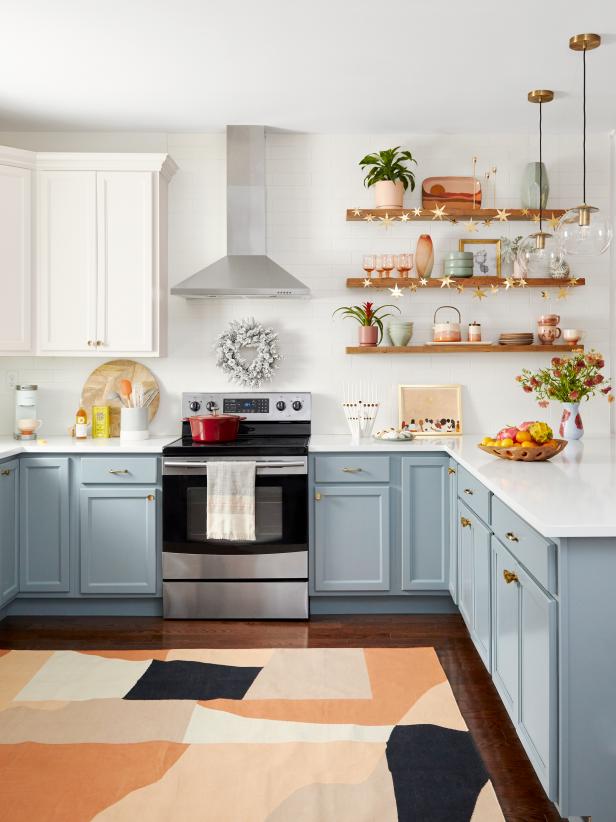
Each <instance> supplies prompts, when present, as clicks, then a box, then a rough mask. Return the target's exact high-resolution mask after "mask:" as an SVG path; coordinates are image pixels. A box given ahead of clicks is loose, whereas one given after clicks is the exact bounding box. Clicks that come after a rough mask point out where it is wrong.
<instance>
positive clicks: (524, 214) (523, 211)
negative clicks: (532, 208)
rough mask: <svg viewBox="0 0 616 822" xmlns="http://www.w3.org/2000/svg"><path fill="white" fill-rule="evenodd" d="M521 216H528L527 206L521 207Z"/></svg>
mask: <svg viewBox="0 0 616 822" xmlns="http://www.w3.org/2000/svg"><path fill="white" fill-rule="evenodd" d="M522 216H523V217H528V209H527V208H523V209H522Z"/></svg>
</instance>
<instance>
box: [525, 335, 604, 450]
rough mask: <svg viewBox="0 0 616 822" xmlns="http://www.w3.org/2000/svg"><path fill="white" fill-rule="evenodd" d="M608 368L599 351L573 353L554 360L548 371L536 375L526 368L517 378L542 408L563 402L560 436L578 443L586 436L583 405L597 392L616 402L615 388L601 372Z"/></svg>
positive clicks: (544, 369) (542, 370)
mask: <svg viewBox="0 0 616 822" xmlns="http://www.w3.org/2000/svg"><path fill="white" fill-rule="evenodd" d="M604 366H605V361H604V359H603V356H602V355H601V354H599V352H598V351H588V352H587V353H584V352H583V351H582V350H580V349H578V350H577V351H576V350H574V351H573V353H572V355H571V356H569V357H552V362H551V363H550V365H549V367H548V368H542V369H541V370H540V371H536V372H535V373H533V372H532V371H529V370H528V369H527V368H524V369H523V370H522V373H521V374H520V375H519V376H518V377H516V380H517V381H518V382H519V383H521V385H522V388H523V389H524V391H526V393H528V394H531V393H533V392H534V393H535V394H536V396H537V398H538V400H539V405H540V406H541V407H542V408H547V407H548V405H549V404H550V400H557V401H558V402H561V403H562V407H563V413H562V417H561V420H560V429H559V433H560V436H561V437H562V438H563V439H566V440H579V439H580V438H581V437H583V436H584V426H583V424H582V418H581V416H580V402H581V401H582V400H586V401H588V400H590V399H591V398H592V397H594V395H595V394H596V393H597V391H600V392H601V393H602V394H604V395H605V396H606V397H607V401H608V402H614V395H613V393H612V387H611V385H609V384H608V383H607V382H606V381H605V377H604V376H603V374H602V373H601V369H602V368H603V367H604Z"/></svg>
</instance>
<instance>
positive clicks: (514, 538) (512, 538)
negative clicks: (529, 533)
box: [505, 531, 520, 542]
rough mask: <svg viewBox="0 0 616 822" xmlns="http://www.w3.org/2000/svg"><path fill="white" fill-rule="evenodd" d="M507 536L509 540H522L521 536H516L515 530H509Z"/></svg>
mask: <svg viewBox="0 0 616 822" xmlns="http://www.w3.org/2000/svg"><path fill="white" fill-rule="evenodd" d="M505 536H506V537H507V539H508V540H509V542H519V541H520V538H519V537H516V535H515V534H514V533H513V531H507V533H506V534H505Z"/></svg>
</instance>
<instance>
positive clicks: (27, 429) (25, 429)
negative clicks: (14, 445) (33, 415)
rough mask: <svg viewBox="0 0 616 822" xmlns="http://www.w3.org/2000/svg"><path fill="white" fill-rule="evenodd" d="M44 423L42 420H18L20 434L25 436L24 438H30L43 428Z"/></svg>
mask: <svg viewBox="0 0 616 822" xmlns="http://www.w3.org/2000/svg"><path fill="white" fill-rule="evenodd" d="M42 423H43V421H42V420H31V419H22V420H17V428H18V429H19V433H20V434H23V435H24V436H26V437H28V436H30V435H31V434H34V432H35V431H36V430H37V429H38V428H40V427H41V425H42Z"/></svg>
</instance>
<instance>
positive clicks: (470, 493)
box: [464, 488, 475, 497]
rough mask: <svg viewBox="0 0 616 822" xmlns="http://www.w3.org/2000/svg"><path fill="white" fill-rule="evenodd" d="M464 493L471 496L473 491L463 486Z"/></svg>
mask: <svg viewBox="0 0 616 822" xmlns="http://www.w3.org/2000/svg"><path fill="white" fill-rule="evenodd" d="M464 493H465V494H468V496H469V497H472V496H473V494H474V493H475V492H474V491H473V490H472V489H470V488H465V489H464Z"/></svg>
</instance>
